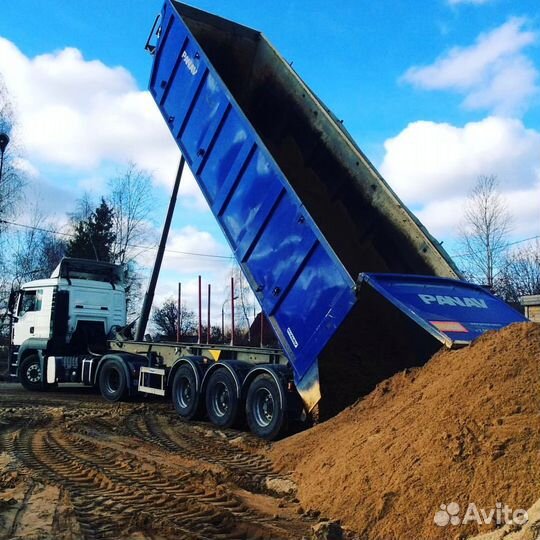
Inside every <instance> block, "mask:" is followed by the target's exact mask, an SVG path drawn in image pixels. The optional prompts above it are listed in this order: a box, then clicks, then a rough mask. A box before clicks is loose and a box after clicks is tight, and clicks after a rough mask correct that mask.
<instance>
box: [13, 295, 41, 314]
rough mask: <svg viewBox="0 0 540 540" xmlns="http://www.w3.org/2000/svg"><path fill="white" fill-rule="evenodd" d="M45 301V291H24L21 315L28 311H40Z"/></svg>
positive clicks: (20, 305)
mask: <svg viewBox="0 0 540 540" xmlns="http://www.w3.org/2000/svg"><path fill="white" fill-rule="evenodd" d="M42 299H43V289H38V290H37V291H24V292H23V295H22V299H21V302H20V304H19V315H23V314H24V313H26V312H28V311H40V310H41V304H42Z"/></svg>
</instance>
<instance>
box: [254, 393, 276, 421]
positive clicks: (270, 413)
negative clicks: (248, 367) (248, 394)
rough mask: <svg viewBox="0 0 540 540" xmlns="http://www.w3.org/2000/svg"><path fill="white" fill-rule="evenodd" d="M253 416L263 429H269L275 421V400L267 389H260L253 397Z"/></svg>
mask: <svg viewBox="0 0 540 540" xmlns="http://www.w3.org/2000/svg"><path fill="white" fill-rule="evenodd" d="M253 415H254V417H255V421H256V422H257V424H258V425H259V426H261V427H268V426H269V425H270V424H271V423H272V420H273V419H274V398H273V397H272V394H271V393H270V391H269V390H268V389H266V388H259V389H258V390H257V391H256V392H255V396H254V397H253Z"/></svg>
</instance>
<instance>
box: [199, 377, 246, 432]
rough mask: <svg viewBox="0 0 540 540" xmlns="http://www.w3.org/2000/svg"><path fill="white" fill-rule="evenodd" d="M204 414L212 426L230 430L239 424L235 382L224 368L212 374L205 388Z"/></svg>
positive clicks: (238, 405) (238, 400)
mask: <svg viewBox="0 0 540 540" xmlns="http://www.w3.org/2000/svg"><path fill="white" fill-rule="evenodd" d="M206 412H207V414H208V418H209V419H210V422H212V424H214V425H216V426H218V427H220V428H230V427H233V426H237V425H238V424H239V423H240V420H241V418H240V413H241V407H240V399H239V397H238V393H237V388H236V381H235V380H234V377H233V376H232V375H231V372H230V371H229V370H228V369H226V368H221V369H217V370H216V371H214V373H212V375H211V376H210V379H209V381H208V384H207V386H206Z"/></svg>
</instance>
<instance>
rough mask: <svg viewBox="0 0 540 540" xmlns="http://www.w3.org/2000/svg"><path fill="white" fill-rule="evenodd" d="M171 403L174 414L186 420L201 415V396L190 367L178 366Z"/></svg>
mask: <svg viewBox="0 0 540 540" xmlns="http://www.w3.org/2000/svg"><path fill="white" fill-rule="evenodd" d="M171 394H172V401H173V405H174V408H175V409H176V412H177V413H178V414H179V415H180V416H181V417H182V418H185V419H186V420H195V419H196V418H199V417H200V416H201V415H202V407H201V394H200V392H199V390H198V389H197V379H196V378H195V373H194V371H193V368H192V367H191V366H188V365H186V364H184V365H182V366H180V367H179V368H178V370H177V371H176V373H175V374H174V379H173V383H172V389H171Z"/></svg>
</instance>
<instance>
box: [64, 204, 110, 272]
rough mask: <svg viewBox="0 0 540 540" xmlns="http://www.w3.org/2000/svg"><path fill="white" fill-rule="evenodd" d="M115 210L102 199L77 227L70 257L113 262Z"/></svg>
mask: <svg viewBox="0 0 540 540" xmlns="http://www.w3.org/2000/svg"><path fill="white" fill-rule="evenodd" d="M115 240H116V235H115V234H114V231H113V210H112V208H110V207H109V205H108V204H107V203H106V202H105V199H103V198H102V199H101V203H100V205H99V206H98V207H97V208H96V209H95V210H94V211H93V212H92V213H91V214H90V217H89V218H88V219H86V220H85V219H82V220H80V221H79V222H78V223H77V225H76V226H75V233H74V237H73V238H72V239H71V240H70V241H69V243H68V247H67V250H66V255H67V256H68V257H77V258H80V259H93V260H96V261H106V262H113V258H114V257H113V244H114V241H115Z"/></svg>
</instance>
